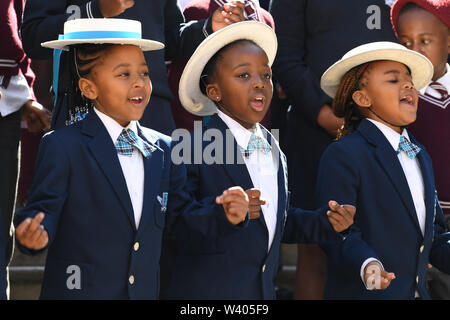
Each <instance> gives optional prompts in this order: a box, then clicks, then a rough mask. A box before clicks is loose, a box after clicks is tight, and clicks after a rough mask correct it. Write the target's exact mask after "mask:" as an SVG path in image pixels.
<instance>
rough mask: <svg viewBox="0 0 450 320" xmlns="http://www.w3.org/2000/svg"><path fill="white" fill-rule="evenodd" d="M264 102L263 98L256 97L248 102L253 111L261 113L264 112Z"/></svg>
mask: <svg viewBox="0 0 450 320" xmlns="http://www.w3.org/2000/svg"><path fill="white" fill-rule="evenodd" d="M265 101H266V98H265V97H264V96H258V97H255V98H254V99H253V100H251V101H250V105H251V106H252V108H253V109H254V110H256V111H262V110H264V106H265Z"/></svg>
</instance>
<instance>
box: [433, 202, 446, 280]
mask: <svg viewBox="0 0 450 320" xmlns="http://www.w3.org/2000/svg"><path fill="white" fill-rule="evenodd" d="M435 201H436V216H435V220H434V226H433V227H434V239H433V246H432V247H431V252H430V263H431V264H432V265H433V266H435V267H436V268H438V269H439V270H441V271H442V272H445V273H447V274H450V232H445V222H444V215H443V213H442V208H441V206H440V205H439V201H438V199H437V197H436V200H435Z"/></svg>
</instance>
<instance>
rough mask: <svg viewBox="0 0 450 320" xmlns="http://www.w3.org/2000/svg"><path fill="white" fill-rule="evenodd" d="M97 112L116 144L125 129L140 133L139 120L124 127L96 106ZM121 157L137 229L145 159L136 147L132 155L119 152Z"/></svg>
mask: <svg viewBox="0 0 450 320" xmlns="http://www.w3.org/2000/svg"><path fill="white" fill-rule="evenodd" d="M94 111H95V113H96V114H97V115H98V117H99V118H100V120H101V121H102V122H103V124H104V125H105V127H106V130H107V131H108V133H109V135H110V136H111V139H112V141H113V143H114V145H115V144H116V142H117V138H119V135H120V134H121V132H122V130H123V129H127V128H129V129H131V130H132V131H133V132H134V133H135V134H136V135H138V130H137V121H130V123H129V124H128V126H127V127H126V128H124V127H122V126H121V125H120V124H119V123H118V122H117V121H115V120H114V119H112V118H111V117H109V116H108V115H106V114H104V113H102V112H100V111H99V110H98V109H96V108H94ZM117 156H118V157H119V162H120V166H121V167H122V172H123V175H124V177H125V181H126V184H127V188H128V194H129V196H130V199H131V204H132V206H133V213H134V221H135V222H136V229H138V228H139V222H140V221H141V216H142V206H143V202H144V177H145V171H144V161H143V158H142V154H141V152H140V151H139V150H138V149H136V148H134V152H133V153H132V155H131V156H126V155H123V154H117Z"/></svg>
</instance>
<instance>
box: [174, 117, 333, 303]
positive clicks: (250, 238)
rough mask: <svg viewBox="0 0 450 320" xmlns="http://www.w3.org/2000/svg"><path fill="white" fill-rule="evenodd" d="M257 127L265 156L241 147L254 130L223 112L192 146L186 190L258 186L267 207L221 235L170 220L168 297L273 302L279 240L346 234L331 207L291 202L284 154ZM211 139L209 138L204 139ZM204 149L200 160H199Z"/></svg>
mask: <svg viewBox="0 0 450 320" xmlns="http://www.w3.org/2000/svg"><path fill="white" fill-rule="evenodd" d="M199 129H200V128H197V130H194V131H193V133H192V134H191V136H190V138H191V139H192V140H191V141H194V142H195V139H196V137H198V134H200V133H201V131H200V130H199ZM255 130H256V131H255V132H254V133H255V134H256V135H258V136H260V135H263V136H266V138H267V141H268V142H269V143H271V151H269V152H268V153H265V154H264V153H261V151H259V150H254V151H253V152H250V153H249V154H248V153H247V151H243V150H246V149H247V144H248V143H249V141H250V137H251V134H252V133H251V132H250V131H248V130H246V129H245V128H243V127H242V126H241V125H240V124H238V123H237V122H236V121H235V120H233V119H231V118H230V117H228V116H227V115H225V114H223V113H221V112H219V114H214V115H213V116H212V117H211V119H210V120H209V122H208V123H207V124H206V125H205V126H204V127H203V131H202V132H203V133H204V135H205V138H204V139H203V141H202V144H201V149H200V148H199V147H198V146H195V145H194V146H191V148H192V149H191V150H192V151H191V153H190V155H189V161H191V164H188V165H187V172H188V181H187V189H188V190H189V191H190V192H191V194H192V196H193V197H195V198H196V199H203V198H208V197H215V196H217V195H219V194H221V193H222V191H223V190H225V189H227V188H229V187H232V186H241V187H242V188H243V189H244V190H247V189H250V188H253V187H255V188H259V189H260V190H261V198H265V199H266V200H267V204H266V205H264V206H262V210H261V212H260V214H261V217H260V218H259V219H252V220H249V219H246V220H245V221H244V222H242V223H241V224H240V225H241V226H240V227H239V228H236V229H235V230H234V232H232V233H229V234H227V235H224V236H223V237H209V236H204V235H201V234H199V233H198V232H196V231H195V230H192V228H189V226H186V225H185V224H184V223H183V222H180V221H175V222H173V224H171V227H170V234H171V236H172V238H175V239H177V240H178V243H177V247H178V251H177V253H176V255H175V257H176V258H175V263H174V268H173V274H172V277H171V282H170V287H169V295H168V297H169V299H255V300H257V299H274V298H275V289H274V278H275V275H276V273H277V271H278V265H279V258H280V244H281V242H282V241H283V242H286V243H296V242H312V241H319V240H320V239H341V238H342V237H341V235H340V234H338V233H336V232H335V231H334V229H333V228H332V226H331V224H330V223H329V222H328V219H327V216H326V211H327V210H326V208H323V209H321V210H317V211H315V212H312V211H303V210H301V209H295V208H290V207H289V205H288V203H289V201H288V189H287V170H286V158H285V156H284V154H283V153H282V152H281V151H280V149H279V147H278V144H277V142H276V140H275V139H274V138H273V137H272V136H271V135H270V134H269V133H268V132H267V130H266V129H265V128H264V127H262V126H260V125H257V126H256V128H255ZM210 136H212V138H213V139H212V142H209V141H211V139H210V138H207V139H206V137H210ZM181 143H182V142H180V144H181ZM210 143H211V144H210ZM213 146H215V148H216V149H215V150H214V152H211V154H212V155H213V158H214V161H210V159H209V160H208V159H207V158H205V156H208V154H209V152H210V151H211V148H213ZM195 148H198V149H195ZM195 150H197V151H195ZM243 153H244V155H243ZM199 154H200V155H203V159H197V161H196V158H195V157H196V155H197V156H198V155H199ZM247 156H248V158H247ZM198 160H200V161H198Z"/></svg>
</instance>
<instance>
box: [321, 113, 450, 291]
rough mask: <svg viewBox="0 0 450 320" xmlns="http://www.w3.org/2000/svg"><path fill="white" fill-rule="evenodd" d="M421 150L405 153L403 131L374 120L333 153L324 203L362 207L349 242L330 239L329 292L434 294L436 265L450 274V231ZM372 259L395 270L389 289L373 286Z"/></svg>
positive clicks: (325, 162) (327, 159) (325, 173)
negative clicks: (431, 281) (431, 274)
mask: <svg viewBox="0 0 450 320" xmlns="http://www.w3.org/2000/svg"><path fill="white" fill-rule="evenodd" d="M402 135H403V136H405V137H406V138H407V139H408V140H410V141H411V142H412V143H414V144H415V145H417V146H418V147H419V148H420V149H421V150H420V152H419V153H418V154H417V156H416V157H415V158H413V159H410V158H409V157H408V156H407V155H406V153H405V152H403V151H401V152H400V153H397V151H396V150H397V148H398V146H399V141H400V139H401V138H400V134H398V133H396V132H395V131H393V130H392V129H390V128H389V127H387V126H385V125H383V124H381V123H379V122H376V121H372V120H368V119H364V120H362V122H361V124H360V125H359V127H358V129H357V130H356V131H355V132H354V133H352V134H350V135H348V136H345V137H343V138H342V139H340V140H339V141H337V142H335V143H332V144H331V145H330V146H329V147H328V148H327V150H326V151H325V153H324V155H323V157H322V159H321V162H320V170H319V176H318V182H317V183H318V184H317V185H318V187H317V201H318V204H323V203H325V202H326V201H327V200H328V199H334V200H336V201H338V202H340V203H349V204H352V205H354V206H356V208H357V213H356V215H355V223H354V225H353V226H352V227H351V230H350V233H349V235H348V236H347V237H346V239H345V241H342V242H339V243H336V242H334V243H333V242H328V243H324V244H322V248H323V249H324V250H325V252H326V253H327V256H328V277H327V283H326V288H325V298H328V299H413V298H415V297H420V298H422V299H429V298H430V296H429V294H428V292H427V289H426V270H427V266H428V263H431V264H433V265H434V266H436V267H437V268H439V269H440V270H441V271H443V272H446V273H450V242H449V241H450V234H449V233H444V221H443V215H442V209H441V207H440V205H439V202H438V200H437V196H436V189H435V184H434V175H433V168H432V164H431V158H430V156H429V155H428V153H427V151H426V150H425V148H424V147H423V146H422V145H421V144H419V143H418V142H417V140H416V139H414V137H413V136H412V135H409V134H408V132H407V131H406V130H404V131H403V133H402ZM372 259H375V260H378V261H380V262H381V263H382V264H383V266H384V268H385V270H386V271H388V272H393V273H395V276H396V279H394V280H392V282H391V284H390V286H389V287H388V288H387V289H386V290H367V289H366V287H365V284H364V282H363V270H364V267H365V265H366V264H367V263H368V262H370V261H371V260H372Z"/></svg>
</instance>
